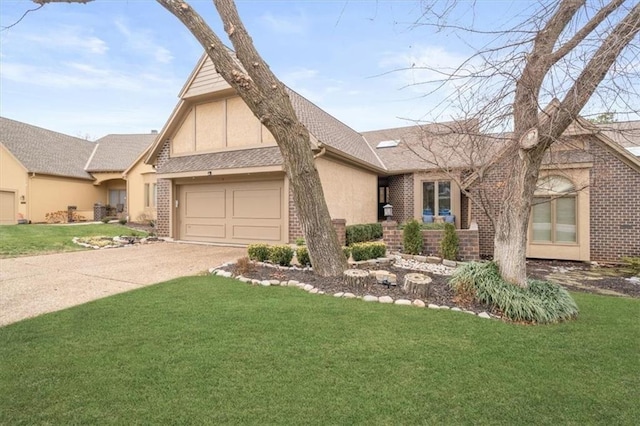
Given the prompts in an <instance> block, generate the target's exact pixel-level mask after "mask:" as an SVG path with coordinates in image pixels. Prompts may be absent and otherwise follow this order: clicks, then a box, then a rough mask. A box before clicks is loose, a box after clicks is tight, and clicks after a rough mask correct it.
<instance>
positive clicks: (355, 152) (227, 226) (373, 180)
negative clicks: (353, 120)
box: [147, 56, 385, 244]
mask: <svg viewBox="0 0 640 426" xmlns="http://www.w3.org/2000/svg"><path fill="white" fill-rule="evenodd" d="M289 96H290V98H291V101H292V104H293V106H294V108H295V110H296V113H297V114H298V117H299V118H300V120H301V121H302V122H303V123H304V124H305V125H306V126H307V128H308V129H309V132H310V133H311V146H310V147H309V149H311V150H313V151H314V153H315V157H316V159H315V164H316V167H317V169H318V172H319V174H320V179H321V181H322V187H323V190H324V194H325V198H326V201H327V204H328V208H329V213H330V214H331V217H332V218H334V219H344V220H346V221H347V223H366V222H375V221H376V220H377V218H378V217H377V197H376V190H377V186H378V175H380V174H381V173H384V172H385V170H384V165H383V164H382V163H381V162H380V159H379V158H378V157H377V155H376V153H375V152H374V150H373V149H371V148H370V147H369V145H368V144H367V143H366V141H365V140H364V138H363V137H362V135H360V134H359V133H357V132H356V131H354V130H353V129H351V128H349V127H348V126H346V125H345V124H343V123H341V122H340V121H338V120H336V119H335V118H333V117H332V116H330V115H329V114H327V113H326V112H324V111H323V110H321V109H320V108H318V107H317V106H316V105H314V104H312V103H311V102H309V101H308V100H307V99H305V98H303V97H302V96H300V95H299V94H297V93H295V92H293V91H289ZM147 162H148V163H152V164H155V165H156V170H157V178H158V221H157V227H158V232H159V234H160V235H163V236H170V237H173V238H175V239H180V240H190V241H207V242H216V243H238V244H248V243H253V242H259V241H262V242H268V243H286V242H289V241H293V240H295V238H297V237H300V236H302V229H301V227H300V223H299V220H298V215H297V212H296V208H295V206H294V203H293V198H292V195H291V190H290V185H289V181H288V179H287V177H286V176H285V173H284V171H283V165H282V158H281V155H280V150H279V148H278V147H277V146H276V142H275V140H274V138H273V136H272V135H271V134H270V133H269V131H268V130H267V129H266V128H265V127H264V126H262V125H261V124H260V122H259V121H258V119H257V118H255V117H254V115H253V113H252V112H251V111H250V110H249V108H248V107H247V106H246V104H245V103H244V102H243V101H242V100H241V99H240V97H238V96H237V94H236V93H235V92H234V91H233V90H232V89H231V87H230V86H229V85H228V84H227V83H226V82H225V81H224V80H223V79H222V77H220V76H219V75H218V74H217V72H216V70H215V68H214V66H213V64H212V63H211V60H210V59H209V58H208V57H207V56H203V57H202V58H201V60H200V61H199V63H198V64H197V66H196V68H195V70H194V72H193V73H192V74H191V76H190V77H189V79H188V81H187V82H186V84H185V86H184V87H183V89H182V91H181V92H180V100H179V103H178V105H177V106H176V108H175V110H174V112H173V114H172V116H171V117H170V118H169V121H168V122H167V123H166V125H165V127H164V128H163V130H162V131H161V132H160V135H159V137H158V139H157V141H156V143H155V145H154V147H153V148H152V150H151V152H150V155H149V158H148V159H147Z"/></svg>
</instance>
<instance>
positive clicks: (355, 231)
mask: <svg viewBox="0 0 640 426" xmlns="http://www.w3.org/2000/svg"><path fill="white" fill-rule="evenodd" d="M346 238H347V245H348V246H350V245H352V244H355V243H364V242H367V241H374V240H379V239H380V238H382V224H381V223H364V224H360V225H349V226H347V228H346Z"/></svg>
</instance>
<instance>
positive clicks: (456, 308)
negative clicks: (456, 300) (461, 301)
mask: <svg viewBox="0 0 640 426" xmlns="http://www.w3.org/2000/svg"><path fill="white" fill-rule="evenodd" d="M451 310H452V311H456V312H462V309H460V308H458V307H457V306H454V307H453V308H451Z"/></svg>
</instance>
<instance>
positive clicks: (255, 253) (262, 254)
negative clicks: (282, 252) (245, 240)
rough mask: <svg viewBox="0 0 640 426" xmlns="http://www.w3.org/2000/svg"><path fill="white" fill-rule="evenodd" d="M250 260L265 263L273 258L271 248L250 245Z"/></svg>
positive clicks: (263, 245)
mask: <svg viewBox="0 0 640 426" xmlns="http://www.w3.org/2000/svg"><path fill="white" fill-rule="evenodd" d="M247 254H248V255H249V259H251V260H257V261H258V262H265V261H267V260H269V258H270V257H271V247H269V246H268V245H266V244H250V245H249V247H247Z"/></svg>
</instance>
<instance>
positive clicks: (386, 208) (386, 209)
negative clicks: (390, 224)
mask: <svg viewBox="0 0 640 426" xmlns="http://www.w3.org/2000/svg"><path fill="white" fill-rule="evenodd" d="M382 209H383V210H384V217H386V218H387V220H391V216H393V206H392V205H391V204H386V205H384V206H382Z"/></svg>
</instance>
